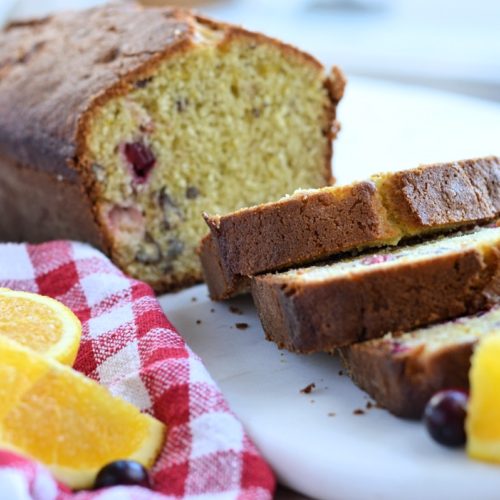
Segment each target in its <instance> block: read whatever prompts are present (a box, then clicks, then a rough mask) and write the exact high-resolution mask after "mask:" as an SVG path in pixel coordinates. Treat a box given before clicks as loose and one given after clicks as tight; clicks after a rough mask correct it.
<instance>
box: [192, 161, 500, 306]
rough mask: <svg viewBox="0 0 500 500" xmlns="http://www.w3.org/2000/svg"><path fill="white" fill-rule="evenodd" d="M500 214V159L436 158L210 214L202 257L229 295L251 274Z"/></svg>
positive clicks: (212, 279) (216, 285)
mask: <svg viewBox="0 0 500 500" xmlns="http://www.w3.org/2000/svg"><path fill="white" fill-rule="evenodd" d="M498 216H500V159H499V158H496V157H488V158H480V159H475V160H466V161H460V162H455V163H444V164H433V165H426V166H422V167H419V168H416V169H413V170H406V171H401V172H396V173H387V174H378V175H374V176H372V177H371V178H370V179H369V180H367V181H363V182H357V183H354V184H351V185H348V186H338V187H327V188H323V189H318V190H309V191H304V190H301V191H297V192H296V193H295V194H294V195H293V196H289V197H286V198H283V199H281V200H279V201H277V202H272V203H267V204H263V205H259V206H254V207H251V208H245V209H242V210H238V211H236V212H234V213H230V214H227V215H222V216H219V215H213V216H211V215H205V218H206V221H207V224H208V226H209V227H210V236H207V237H206V238H205V239H204V240H203V242H202V246H201V251H200V256H201V260H202V263H203V269H204V274H205V279H206V282H207V284H208V287H209V290H210V296H211V297H212V299H214V300H222V299H226V298H229V297H231V296H233V295H236V294H237V293H239V292H243V291H246V290H248V286H249V279H248V277H249V276H253V275H256V274H259V273H263V272H268V271H275V270H279V269H284V268H287V267H291V266H297V265H301V264H304V263H308V262H313V261H315V260H318V259H323V258H326V257H329V256H331V255H334V254H336V253H339V252H345V251H349V250H353V249H358V250H359V249H361V248H366V247H370V246H383V245H394V244H397V243H398V242H399V241H400V240H401V239H402V238H408V237H412V236H415V235H422V234H427V233H430V232H436V231H444V230H446V229H450V228H457V227H459V226H464V225H470V224H474V223H476V222H481V221H486V220H490V219H493V218H496V217H498Z"/></svg>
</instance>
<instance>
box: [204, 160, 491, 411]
mask: <svg viewBox="0 0 500 500" xmlns="http://www.w3.org/2000/svg"><path fill="white" fill-rule="evenodd" d="M499 216H500V159H499V158H496V157H487V158H478V159H473V160H465V161H460V162H454V163H444V164H432V165H425V166H420V167H418V168H416V169H412V170H405V171H400V172H396V173H387V174H378V175H374V176H372V177H371V178H370V179H368V180H366V181H363V182H357V183H354V184H351V185H348V186H335V187H326V188H321V189H315V190H303V191H297V192H295V193H294V194H293V195H292V196H287V197H285V198H283V199H281V200H279V201H277V202H274V203H267V204H262V205H259V206H254V207H251V208H245V209H241V210H239V211H236V212H233V213H230V214H226V215H222V216H221V215H208V214H205V220H206V222H207V224H208V226H209V228H210V234H209V235H208V236H207V237H205V239H204V240H203V241H202V244H201V247H200V257H201V261H202V265H203V269H204V274H205V278H206V281H207V284H208V287H209V290H210V294H211V297H212V298H213V299H214V300H222V299H227V298H230V297H233V296H235V295H236V294H238V293H242V292H245V291H248V290H251V292H252V296H253V299H254V302H255V305H256V307H257V310H258V313H259V316H260V319H261V321H262V325H263V328H264V331H265V334H266V337H267V338H268V339H269V340H272V341H274V342H276V343H277V344H278V346H279V347H280V348H286V349H289V350H290V351H294V352H299V353H313V352H333V351H338V352H339V353H340V356H341V357H342V360H343V362H344V363H345V365H346V367H347V369H348V371H349V373H350V375H351V376H352V378H353V380H354V381H355V382H356V383H357V384H358V385H359V386H360V387H362V388H363V389H364V390H366V391H367V392H368V393H369V394H370V395H371V396H373V397H374V398H375V399H376V400H377V402H378V403H379V404H381V405H383V406H385V407H386V408H387V409H389V410H390V411H391V412H393V413H394V414H397V415H399V416H404V417H409V418H419V417H420V416H421V414H422V412H423V409H424V407H425V404H426V403H427V401H428V399H429V398H430V397H431V396H432V394H434V393H435V392H436V391H438V390H440V389H444V388H448V387H466V386H467V384H468V370H469V364H470V356H471V353H472V350H473V347H474V345H475V343H476V342H477V341H478V339H479V338H481V337H482V336H484V335H488V334H490V333H492V332H494V331H495V330H497V331H498V330H500V308H497V306H498V305H499V302H500V227H497V224H496V220H497V219H498V218H499Z"/></svg>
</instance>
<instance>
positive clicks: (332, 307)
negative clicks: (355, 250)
mask: <svg viewBox="0 0 500 500" xmlns="http://www.w3.org/2000/svg"><path fill="white" fill-rule="evenodd" d="M252 296H253V299H254V302H255V305H256V307H257V310H258V313H259V316H260V319H261V321H262V326H263V328H264V331H265V333H266V337H267V338H268V339H269V340H272V341H274V342H276V343H277V344H278V346H279V347H282V348H283V347H284V348H286V349H289V350H291V351H297V352H304V353H310V352H318V351H332V350H333V349H334V348H336V347H341V346H345V345H349V344H352V343H354V342H359V341H362V340H369V339H373V338H378V337H382V336H383V335H385V334H386V333H388V332H401V331H407V330H411V329H414V328H417V327H420V326H426V325H429V324H431V323H436V322H438V321H444V320H448V319H451V318H454V317H458V316H462V315H466V314H473V313H475V312H477V311H480V310H483V309H486V308H489V307H492V306H493V305H494V304H496V303H498V301H499V299H500V228H498V227H488V228H480V229H477V230H474V231H472V232H469V233H466V234H461V235H455V236H449V237H441V238H438V239H437V240H433V241H430V242H426V243H421V244H417V245H411V246H405V247H400V248H396V249H388V250H384V251H381V252H380V253H376V254H367V255H361V256H358V257H356V258H352V259H347V260H340V261H338V262H335V263H329V264H324V265H317V266H312V267H306V268H302V269H295V270H290V271H285V272H281V273H275V274H264V275H261V276H256V277H254V278H252Z"/></svg>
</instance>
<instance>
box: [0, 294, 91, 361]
mask: <svg viewBox="0 0 500 500" xmlns="http://www.w3.org/2000/svg"><path fill="white" fill-rule="evenodd" d="M81 334H82V325H81V324H80V321H79V320H78V318H77V317H76V316H75V315H74V314H73V313H72V311H71V310H70V309H68V308H67V307H66V306H65V305H64V304H61V303H60V302H58V301H57V300H54V299H51V298H49V297H45V296H43V295H38V294H36V293H28V292H17V291H14V290H9V289H7V288H0V335H3V336H6V337H9V338H10V339H12V340H15V341H16V342H19V343H20V344H22V345H24V346H26V347H29V348H30V349H33V350H34V351H37V352H39V353H41V354H44V355H47V356H50V357H51V358H54V359H56V360H58V361H60V362H61V363H64V364H67V365H72V364H73V363H74V361H75V358H76V353H77V352H78V347H79V345H80V337H81Z"/></svg>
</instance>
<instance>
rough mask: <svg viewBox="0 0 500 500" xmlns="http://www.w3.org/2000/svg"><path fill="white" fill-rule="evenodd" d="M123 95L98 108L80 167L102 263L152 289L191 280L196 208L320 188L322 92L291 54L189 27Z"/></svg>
mask: <svg viewBox="0 0 500 500" xmlns="http://www.w3.org/2000/svg"><path fill="white" fill-rule="evenodd" d="M198 31H199V35H200V40H201V42H200V43H197V44H196V45H192V46H190V47H189V48H188V50H179V51H177V52H174V53H173V54H172V55H171V56H169V57H168V58H165V59H164V60H163V61H162V62H160V63H158V65H157V66H156V67H155V68H154V70H151V68H150V69H149V73H148V75H145V76H144V77H143V78H141V79H138V80H137V82H136V84H135V88H134V89H132V90H131V91H130V92H129V93H128V94H127V95H125V96H118V97H113V98H111V99H110V100H108V101H107V102H106V103H105V104H104V105H103V106H101V107H100V108H97V109H96V110H95V111H94V112H93V113H94V114H93V116H92V118H91V120H90V122H89V126H88V127H87V130H88V131H89V132H88V137H87V162H88V164H89V166H90V168H91V169H92V175H93V177H94V179H95V182H94V192H95V197H96V206H97V218H98V222H99V224H100V225H101V226H102V227H103V228H104V231H105V234H106V235H107V238H108V246H109V248H110V251H111V255H112V257H113V258H114V260H115V261H117V262H118V263H119V264H120V265H121V267H122V268H123V269H124V270H125V271H126V272H127V273H129V274H130V275H132V276H134V277H137V278H140V279H143V280H145V281H147V282H149V283H151V284H153V285H154V286H155V288H156V289H157V290H168V289H173V288H177V287H179V286H182V285H184V284H188V283H193V282H196V281H199V280H201V277H202V276H201V269H200V264H199V259H198V257H197V255H196V248H197V246H198V245H199V242H200V239H201V238H202V236H203V235H204V234H205V233H206V232H207V229H206V225H205V223H204V221H203V218H202V212H203V211H210V212H211V213H226V212H230V211H233V210H236V209H238V208H241V207H243V206H249V205H255V204H259V203H263V202H266V201H269V200H271V199H274V198H277V197H279V196H282V195H283V194H284V193H287V192H293V191H294V190H295V189H296V188H298V187H306V188H308V187H319V186H322V185H324V184H325V183H327V182H328V181H329V180H330V147H331V146H330V141H331V123H332V118H333V114H334V110H333V104H332V98H331V96H330V95H329V93H330V91H329V89H328V88H327V86H326V85H325V78H324V74H323V72H322V70H321V68H320V67H319V65H318V64H317V63H315V62H314V61H312V60H309V59H308V58H307V57H305V56H304V55H302V54H300V53H299V52H296V51H294V49H291V48H290V47H286V46H283V45H280V44H278V43H276V42H274V41H270V40H269V39H267V38H265V37H261V36H260V35H250V34H248V33H246V32H243V31H239V30H235V31H234V32H232V33H231V36H228V35H227V33H226V32H225V31H224V30H223V29H221V30H217V29H216V28H215V27H214V26H213V25H211V24H210V25H209V27H207V26H201V25H198Z"/></svg>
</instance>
